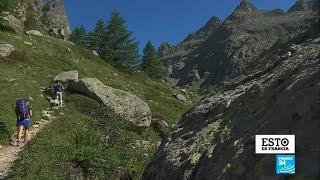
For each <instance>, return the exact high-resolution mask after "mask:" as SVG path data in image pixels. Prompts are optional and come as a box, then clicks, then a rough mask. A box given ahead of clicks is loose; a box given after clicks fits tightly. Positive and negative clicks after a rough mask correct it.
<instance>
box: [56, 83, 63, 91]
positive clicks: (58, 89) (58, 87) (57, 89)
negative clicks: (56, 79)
mask: <svg viewBox="0 0 320 180" xmlns="http://www.w3.org/2000/svg"><path fill="white" fill-rule="evenodd" d="M54 90H55V92H62V91H63V86H62V84H60V83H58V84H56V85H55V86H54Z"/></svg>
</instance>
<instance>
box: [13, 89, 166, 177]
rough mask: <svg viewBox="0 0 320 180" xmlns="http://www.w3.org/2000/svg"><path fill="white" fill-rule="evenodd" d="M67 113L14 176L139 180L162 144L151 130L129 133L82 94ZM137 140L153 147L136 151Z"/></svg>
mask: <svg viewBox="0 0 320 180" xmlns="http://www.w3.org/2000/svg"><path fill="white" fill-rule="evenodd" d="M63 112H64V113H65V115H63V116H61V117H60V118H58V119H57V120H55V121H54V122H53V123H51V124H50V125H49V126H48V127H47V128H45V129H44V130H43V131H41V132H40V133H39V134H38V136H37V138H36V139H35V140H32V141H31V142H30V144H29V145H28V146H27V148H26V150H25V151H23V153H22V154H21V157H20V159H19V160H18V161H16V162H15V165H14V169H13V173H12V174H11V175H12V177H15V178H17V177H23V178H26V179H47V178H53V179H65V178H70V177H81V176H84V177H89V178H98V179H101V178H104V177H109V178H110V179H116V178H119V177H123V176H124V175H125V174H127V175H130V177H133V178H135V179H137V178H139V175H140V174H141V173H142V171H143V169H144V167H145V165H146V164H147V163H148V162H149V160H150V158H152V156H153V154H154V152H155V150H156V141H160V137H159V136H158V135H157V133H155V132H154V131H152V130H151V129H149V130H146V131H143V132H142V133H140V134H138V133H135V132H132V131H129V130H126V129H125V126H126V123H125V122H126V121H124V120H123V119H121V118H119V117H118V116H116V115H114V114H113V113H112V112H110V111H108V110H106V109H104V108H101V107H100V106H99V104H98V103H97V102H95V101H93V100H91V99H89V98H86V97H84V96H82V95H71V96H68V98H67V106H66V107H65V108H64V110H63ZM106 137H108V138H106ZM137 140H139V141H142V140H144V141H148V142H150V145H149V147H148V148H143V147H139V146H136V145H135V144H136V142H135V141H137ZM133 145H134V146H135V148H132V146H133Z"/></svg>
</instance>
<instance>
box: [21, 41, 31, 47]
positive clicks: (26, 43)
mask: <svg viewBox="0 0 320 180" xmlns="http://www.w3.org/2000/svg"><path fill="white" fill-rule="evenodd" d="M23 43H24V44H25V45H29V46H32V43H31V42H28V41H24V42H23Z"/></svg>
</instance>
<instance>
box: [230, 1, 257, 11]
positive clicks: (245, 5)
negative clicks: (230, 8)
mask: <svg viewBox="0 0 320 180" xmlns="http://www.w3.org/2000/svg"><path fill="white" fill-rule="evenodd" d="M256 9H257V8H256V7H255V6H254V5H253V4H252V3H251V1H250V0H242V1H241V2H240V4H239V5H238V6H237V8H236V10H235V11H252V10H256Z"/></svg>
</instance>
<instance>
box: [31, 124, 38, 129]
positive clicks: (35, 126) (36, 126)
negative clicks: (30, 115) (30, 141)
mask: <svg viewBox="0 0 320 180" xmlns="http://www.w3.org/2000/svg"><path fill="white" fill-rule="evenodd" d="M32 127H34V128H39V127H40V126H39V125H37V124H35V125H33V126H32Z"/></svg>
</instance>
